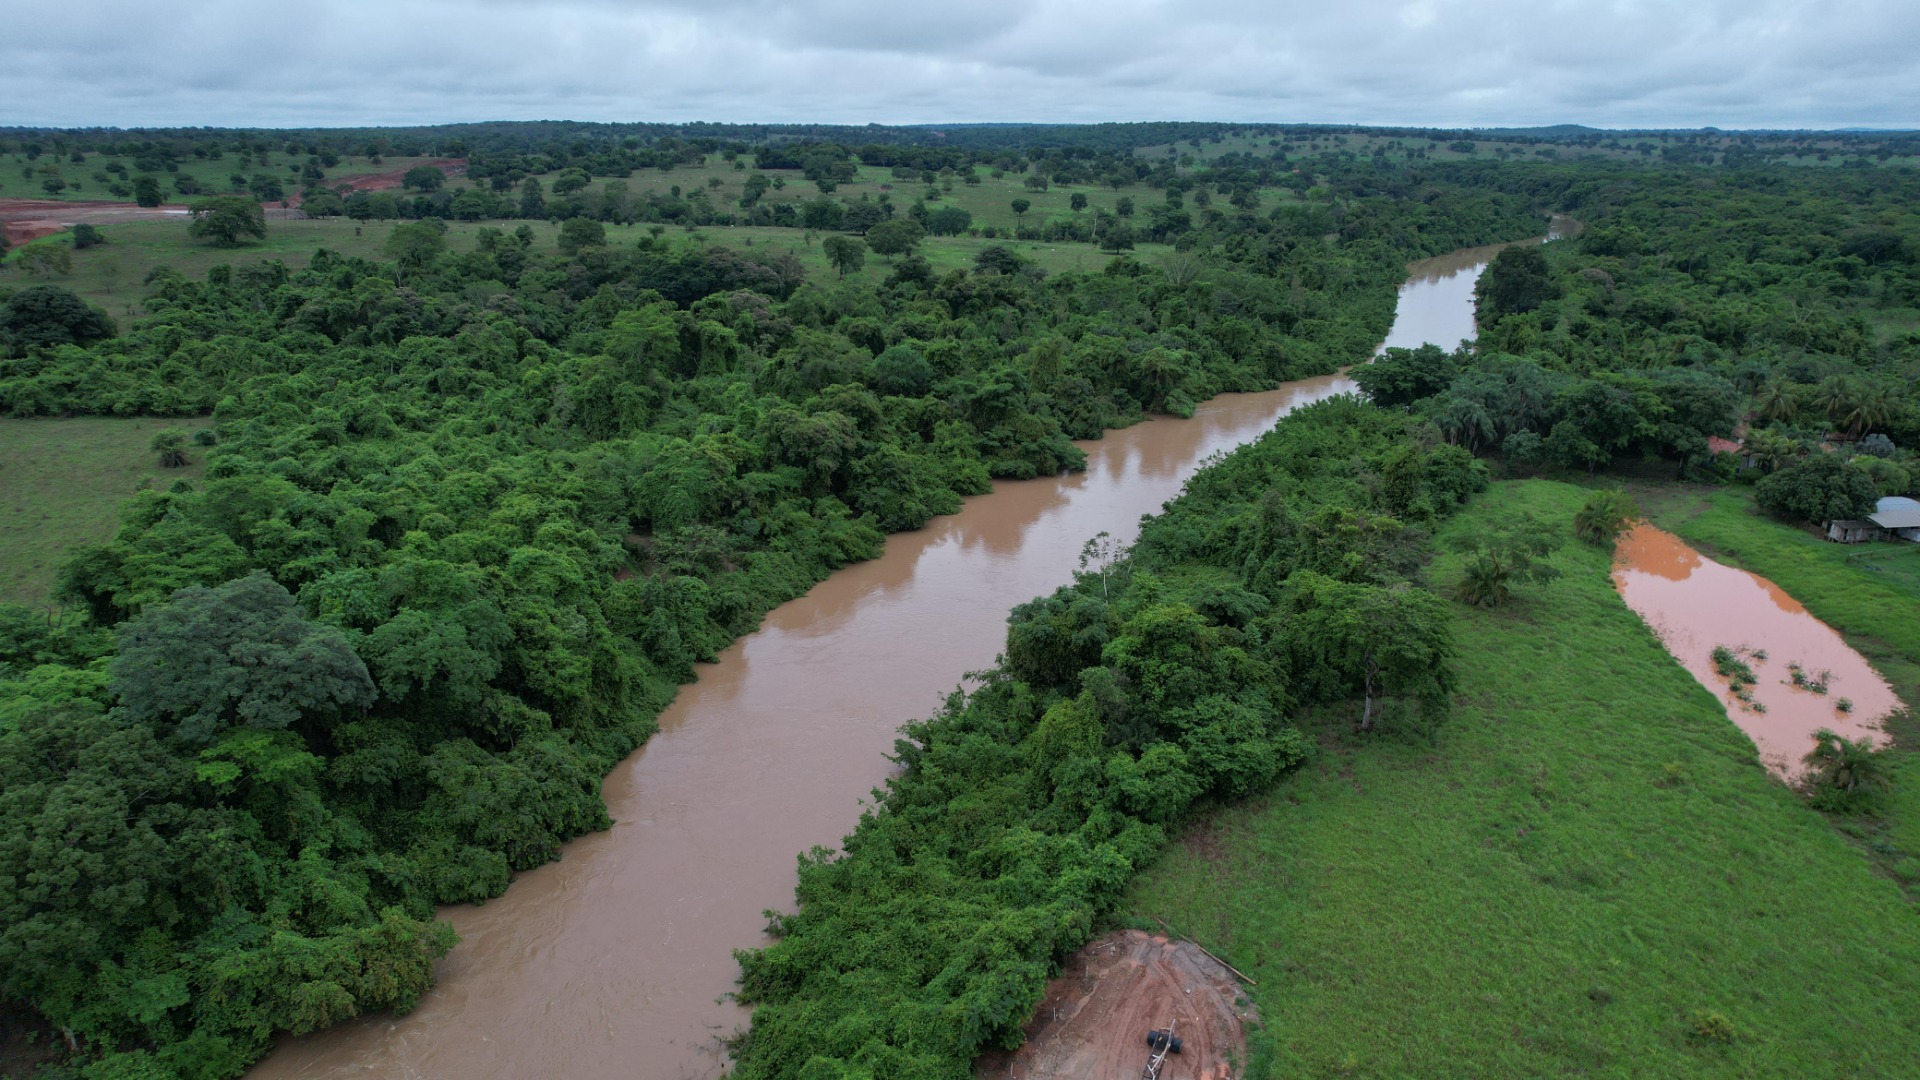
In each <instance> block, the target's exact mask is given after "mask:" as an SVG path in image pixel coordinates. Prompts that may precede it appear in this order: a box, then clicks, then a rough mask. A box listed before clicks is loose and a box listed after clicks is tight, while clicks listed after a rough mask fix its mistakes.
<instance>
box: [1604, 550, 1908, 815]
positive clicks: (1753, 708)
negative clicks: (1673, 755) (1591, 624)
mask: <svg viewBox="0 0 1920 1080" xmlns="http://www.w3.org/2000/svg"><path fill="white" fill-rule="evenodd" d="M1613 580H1614V584H1615V586H1616V587H1618V588H1619V590H1620V596H1621V598H1622V599H1624V600H1625V601H1626V602H1627V606H1628V607H1630V608H1632V609H1633V610H1634V611H1635V612H1637V613H1639V615H1640V617H1641V618H1642V619H1644V620H1646V623H1647V625H1648V626H1650V627H1652V628H1653V631H1654V633H1656V634H1658V635H1659V636H1660V641H1661V642H1662V643H1663V644H1664V645H1666V647H1667V651H1668V652H1670V653H1672V654H1673V656H1674V659H1676V660H1679V661H1680V664H1681V666H1683V667H1685V668H1686V669H1687V670H1688V671H1689V672H1692V673H1693V677H1694V678H1695V679H1698V680H1699V681H1700V684H1701V685H1702V686H1705V687H1706V688H1707V689H1708V690H1711V691H1713V692H1714V694H1715V695H1717V696H1718V697H1719V698H1720V700H1721V703H1722V704H1724V705H1725V706H1726V709H1727V716H1729V717H1730V718H1732V720H1733V722H1734V723H1735V724H1738V725H1739V726H1740V730H1742V731H1744V732H1746V733H1747V735H1748V736H1749V737H1751V738H1752V739H1753V743H1754V745H1755V746H1756V747H1758V748H1759V751H1760V760H1761V761H1762V762H1764V763H1765V764H1766V766H1767V767H1768V768H1769V769H1772V770H1773V771H1774V772H1775V773H1776V774H1778V775H1780V776H1783V777H1786V778H1789V779H1792V778H1794V777H1797V776H1799V775H1800V774H1801V773H1802V772H1803V771H1804V766H1803V765H1802V764H1801V760H1800V759H1801V758H1802V757H1803V756H1805V754H1806V752H1807V751H1808V750H1811V749H1813V733H1814V732H1815V731H1818V730H1819V729H1821V728H1823V727H1824V728H1832V729H1833V730H1834V731H1836V732H1838V733H1839V734H1841V735H1844V736H1846V737H1847V738H1849V739H1859V738H1872V739H1875V740H1878V739H1879V738H1880V737H1881V732H1880V725H1879V721H1880V719H1881V718H1883V717H1885V716H1886V715H1887V714H1888V713H1890V712H1892V711H1893V710H1894V709H1896V708H1898V707H1899V700H1898V699H1897V698H1896V697H1895V696H1894V693H1893V689H1892V688H1891V687H1889V686H1888V685H1887V681H1886V680H1885V679H1883V678H1881V677H1880V674H1879V673H1878V672H1876V671H1874V670H1873V668H1872V667H1871V666H1869V665H1868V664H1867V661H1866V658H1865V657H1862V656H1861V655H1860V654H1859V653H1857V652H1855V651H1854V650H1853V648H1852V646H1850V645H1848V644H1847V643H1846V641H1845V640H1844V639H1842V638H1841V637H1840V635H1839V634H1838V633H1836V632H1835V631H1834V630H1833V628H1832V627H1829V626H1828V625H1827V624H1826V623H1823V622H1821V621H1820V620H1819V619H1816V618H1814V617H1813V616H1812V615H1810V614H1808V613H1807V609H1806V608H1804V607H1802V606H1801V605H1800V603H1799V602H1798V601H1796V600H1795V599H1794V598H1793V597H1791V596H1788V595H1787V594H1786V593H1785V592H1784V591H1782V590H1781V588H1780V587H1779V586H1778V585H1775V584H1774V583H1773V582H1771V581H1768V580H1767V579H1766V578H1763V577H1759V576H1757V575H1754V574H1750V573H1747V572H1746V571H1745V570H1736V569H1734V568H1733V567H1731V566H1724V565H1722V564H1720V563H1717V562H1714V561H1713V560H1712V559H1709V558H1707V557H1706V556H1704V555H1701V554H1700V553H1699V552H1697V551H1695V550H1693V549H1692V548H1690V547H1688V546H1687V545H1686V544H1685V543H1683V542H1682V541H1681V540H1680V538H1679V537H1677V536H1674V535H1673V534H1672V533H1668V532H1663V531H1661V530H1659V529H1656V528H1654V527H1653V526H1651V525H1647V524H1645V523H1642V524H1639V525H1636V526H1634V528H1633V529H1632V531H1630V532H1628V533H1627V534H1626V536H1624V537H1622V538H1621V540H1620V544H1619V546H1618V547H1617V548H1616V549H1615V551H1614V569H1613ZM1722 646H1724V647H1725V648H1727V649H1729V650H1731V651H1732V652H1733V653H1734V654H1735V656H1736V657H1737V658H1738V660H1739V662H1741V663H1744V664H1746V665H1747V667H1748V668H1750V669H1751V670H1752V671H1753V674H1754V676H1755V679H1756V681H1755V683H1754V685H1753V686H1752V688H1751V690H1750V691H1748V695H1747V697H1746V698H1743V697H1740V696H1736V695H1735V693H1734V692H1733V691H1732V690H1731V689H1730V685H1729V683H1730V680H1729V678H1728V677H1727V676H1725V675H1722V674H1720V673H1719V672H1717V671H1716V670H1715V666H1714V661H1713V650H1714V649H1715V648H1716V647H1722ZM1796 666H1797V667H1798V668H1799V669H1800V672H1801V673H1802V677H1803V679H1804V681H1805V682H1807V683H1809V684H1812V683H1824V685H1825V687H1826V692H1825V693H1818V692H1816V691H1815V690H1813V689H1811V688H1809V687H1806V686H1796V685H1795V684H1794V679H1793V675H1794V670H1793V669H1794V667H1796ZM1749 699H1750V700H1749ZM1842 699H1846V700H1847V701H1849V702H1850V703H1851V704H1852V709H1851V710H1850V711H1846V712H1843V711H1841V710H1840V708H1839V707H1838V705H1839V702H1840V701H1841V700H1842Z"/></svg>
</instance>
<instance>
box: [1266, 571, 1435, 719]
mask: <svg viewBox="0 0 1920 1080" xmlns="http://www.w3.org/2000/svg"><path fill="white" fill-rule="evenodd" d="M1294 577H1295V579H1296V581H1295V583H1293V584H1292V585H1290V590H1291V591H1292V592H1293V594H1294V598H1293V602H1294V606H1295V608H1296V611H1297V614H1295V615H1294V617H1293V619H1292V620H1291V621H1290V623H1289V624H1288V641H1289V643H1290V645H1291V648H1292V650H1293V651H1294V653H1295V655H1296V656H1299V657H1301V658H1303V659H1306V661H1307V662H1308V663H1310V664H1312V665H1313V666H1314V669H1315V673H1316V678H1319V679H1322V680H1329V679H1330V680H1332V681H1334V682H1335V683H1337V684H1338V685H1339V686H1340V687H1342V688H1344V689H1345V691H1346V692H1348V693H1357V694H1358V695H1359V697H1360V698H1361V702H1362V705H1361V712H1360V722H1359V724H1358V727H1359V729H1360V730H1361V731H1372V730H1373V729H1374V727H1375V724H1376V720H1375V717H1374V698H1375V697H1403V698H1411V699H1413V700H1414V701H1416V702H1418V703H1419V705H1420V707H1421V709H1422V711H1423V712H1425V713H1426V714H1428V716H1429V718H1437V716H1438V715H1440V714H1441V713H1444V712H1445V710H1446V707H1447V695H1448V693H1449V692H1450V691H1451V690H1452V689H1453V681H1452V669H1451V668H1450V666H1449V665H1448V664H1447V660H1448V659H1450V658H1451V657H1452V656H1453V645H1452V638H1451V635H1450V632H1449V630H1448V620H1447V613H1446V609H1445V608H1444V606H1443V605H1442V604H1441V602H1440V601H1439V600H1438V599H1436V598H1435V597H1434V595H1433V594H1432V593H1430V592H1427V591H1426V590H1424V589H1416V588H1412V587H1409V586H1406V585H1392V586H1388V585H1372V584H1365V583H1356V582H1345V581H1335V580H1333V579H1332V578H1328V577H1323V576H1321V575H1319V574H1316V573H1313V572H1311V571H1304V572H1301V573H1297V574H1295V575H1294Z"/></svg>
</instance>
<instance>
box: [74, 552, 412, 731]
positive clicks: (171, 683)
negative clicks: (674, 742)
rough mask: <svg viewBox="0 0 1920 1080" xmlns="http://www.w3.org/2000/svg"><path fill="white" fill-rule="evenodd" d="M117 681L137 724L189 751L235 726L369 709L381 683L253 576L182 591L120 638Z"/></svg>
mask: <svg viewBox="0 0 1920 1080" xmlns="http://www.w3.org/2000/svg"><path fill="white" fill-rule="evenodd" d="M111 674H112V683H113V689H114V691H115V693H117V694H118V695H119V698H120V703H121V705H122V706H123V707H124V708H125V709H126V711H127V714H128V716H129V717H130V718H132V719H134V720H136V721H140V722H143V723H159V724H163V725H168V726H170V727H171V729H172V732H173V734H174V736H175V737H176V738H178V739H180V740H181V741H182V742H184V743H187V744H190V745H204V744H206V743H210V742H212V741H213V740H214V738H215V737H216V736H217V735H218V734H219V733H220V732H221V731H223V730H226V729H228V728H231V727H236V726H245V727H252V728H258V729H262V730H278V729H282V728H286V727H288V726H290V725H293V724H294V723H296V722H298V721H300V720H301V719H303V718H322V717H332V716H335V715H338V714H339V713H340V712H341V711H342V710H345V709H350V708H356V707H359V706H364V705H370V704H372V703H373V699H374V686H373V680H372V678H371V677H369V676H368V674H367V667H366V665H365V664H363V663H361V661H360V658H359V657H358V656H356V655H354V652H353V649H352V648H351V646H349V645H348V643H347V639H346V636H345V635H344V634H342V633H341V632H340V631H338V630H336V629H334V628H332V627H329V626H322V625H320V624H318V623H314V622H310V621H308V620H307V619H306V618H305V617H304V616H302V615H301V614H300V611H299V609H298V608H296V607H295V605H294V602H293V596H292V595H291V594H290V593H288V592H287V590H286V589H285V588H282V587H281V585H280V583H279V582H276V581H274V580H273V579H272V578H270V577H268V576H267V575H266V574H263V573H258V572H255V573H253V574H249V575H247V576H246V577H243V578H240V579H238V580H236V581H230V582H228V583H226V584H224V585H219V586H216V587H214V588H203V587H197V586H196V587H192V588H187V589H182V590H181V591H180V592H178V593H176V594H175V595H174V597H173V599H172V600H171V601H169V602H167V603H166V604H163V605H161V606H159V607H157V608H154V609H152V610H149V611H147V612H144V613H142V614H141V615H140V616H138V617H137V618H135V619H134V620H132V621H131V622H129V623H128V624H127V626H126V628H125V629H124V630H123V631H121V635H120V654H119V655H118V656H117V657H115V658H114V661H113V665H112V668H111Z"/></svg>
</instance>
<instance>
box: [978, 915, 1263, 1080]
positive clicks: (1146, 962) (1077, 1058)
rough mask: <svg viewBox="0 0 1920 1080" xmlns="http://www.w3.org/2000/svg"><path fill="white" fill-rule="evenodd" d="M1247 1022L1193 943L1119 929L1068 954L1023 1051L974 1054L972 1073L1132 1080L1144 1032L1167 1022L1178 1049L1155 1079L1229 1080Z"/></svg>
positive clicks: (1227, 980) (1249, 1017)
mask: <svg viewBox="0 0 1920 1080" xmlns="http://www.w3.org/2000/svg"><path fill="white" fill-rule="evenodd" d="M1253 1019H1254V1016H1253V1006H1252V1004H1251V1003H1249V1002H1247V1001H1246V999H1245V997H1244V996H1243V992H1242V990H1241V988H1240V984H1239V983H1238V982H1236V981H1235V980H1234V977H1233V975H1232V974H1231V973H1230V972H1228V971H1227V970H1226V969H1225V968H1224V967H1221V966H1220V964H1219V963H1217V962H1216V961H1214V960H1213V959H1212V958H1210V957H1208V956H1207V955H1206V954H1205V953H1203V952H1201V951H1200V949H1199V948H1198V947H1197V946H1195V945H1193V944H1191V943H1189V942H1185V941H1174V940H1170V939H1168V938H1166V937H1164V936H1160V935H1157V934H1148V933H1145V932H1143V931H1139V930H1123V931H1119V932H1116V933H1112V934H1108V935H1106V936H1105V937H1102V938H1099V939H1097V940H1095V941H1093V942H1092V943H1091V944H1089V945H1088V946H1087V947H1086V948H1084V949H1081V950H1080V951H1079V952H1077V953H1075V954H1073V956H1071V957H1069V958H1068V960H1067V962H1066V964H1065V965H1064V967H1063V969H1062V971H1061V973H1060V977H1059V978H1057V979H1054V980H1053V981H1052V982H1050V983H1048V984H1047V996H1046V997H1045V998H1043V999H1042V1000H1041V1002H1040V1007H1039V1008H1037V1009H1035V1010H1034V1014H1033V1019H1032V1020H1031V1021H1030V1022H1029V1023H1028V1024H1027V1042H1026V1045H1025V1046H1022V1047H1021V1048H1020V1049H1018V1050H1015V1051H1013V1052H1012V1053H998V1052H997V1053H991V1054H985V1055H982V1056H981V1058H980V1060H979V1062H977V1063H976V1066H975V1070H974V1071H975V1072H976V1074H977V1075H978V1076H980V1077H981V1080H1022V1078H1027V1077H1035V1078H1037V1077H1061V1078H1065V1080H1116V1078H1119V1080H1130V1078H1132V1077H1135V1076H1139V1075H1140V1072H1141V1070H1142V1069H1144V1068H1145V1067H1146V1064H1147V1059H1148V1057H1149V1056H1150V1055H1151V1054H1152V1048H1151V1047H1149V1046H1148V1045H1147V1033H1148V1032H1149V1031H1153V1030H1165V1029H1166V1028H1167V1027H1168V1025H1170V1024H1174V1025H1177V1026H1176V1027H1175V1031H1174V1034H1175V1035H1177V1036H1178V1037H1179V1039H1180V1041H1181V1043H1182V1044H1183V1045H1182V1046H1181V1050H1180V1053H1178V1054H1169V1055H1168V1056H1167V1058H1166V1062H1165V1064H1164V1065H1163V1066H1162V1067H1161V1069H1160V1080H1231V1078H1232V1077H1235V1076H1238V1075H1240V1072H1241V1070H1242V1069H1244V1068H1245V1067H1246V1061H1247V1027H1248V1025H1249V1024H1251V1023H1252V1022H1253Z"/></svg>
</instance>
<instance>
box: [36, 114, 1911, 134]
mask: <svg viewBox="0 0 1920 1080" xmlns="http://www.w3.org/2000/svg"><path fill="white" fill-rule="evenodd" d="M496 124H579V125H583V126H597V127H622V126H646V127H682V128H684V127H758V128H844V129H848V130H863V129H877V130H889V129H891V130H935V129H942V128H955V129H977V128H1047V127H1056V128H1057V127H1132V126H1146V125H1152V124H1169V125H1196V126H1223V127H1295V128H1326V129H1343V128H1344V129H1351V130H1361V129H1399V130H1406V131H1437V132H1489V133H1497V132H1516V133H1533V132H1574V131H1585V132H1593V133H1595V134H1608V135H1632V134H1705V133H1714V134H1721V135H1824V134H1845V135H1913V134H1920V126H1913V127H1900V126H1878V125H1862V124H1848V125H1842V126H1836V127H1780V126H1762V127H1721V126H1719V125H1717V124H1703V125H1699V126H1695V127H1688V126H1674V125H1635V126H1626V127H1606V126H1600V125H1596V124H1590V123H1581V122H1575V121H1561V122H1556V123H1536V124H1451V125H1449V124H1423V123H1402V122H1390V121H1368V122H1363V121H1322V120H1194V119H1186V120H945V121H931V120H930V121H912V122H904V123H879V122H872V121H869V122H851V121H836V120H779V121H773V120H577V119H568V118H563V117H547V118H542V119H537V120H525V119H504V118H495V119H486V120H439V121H430V122H424V121H423V122H413V123H408V122H379V123H358V124H354V123H318V124H288V123H279V124H276V123H259V124H184V123H145V124H131V125H125V124H105V123H89V124H52V123H34V122H25V121H6V120H0V132H42V131H44V132H85V131H98V132H107V131H127V132H137V131H366V130H384V129H419V128H456V127H474V126H484V125H496Z"/></svg>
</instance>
